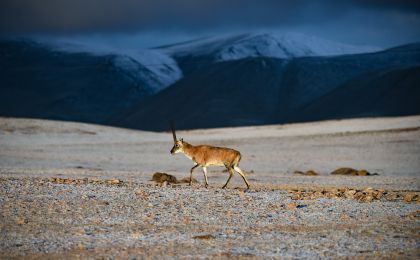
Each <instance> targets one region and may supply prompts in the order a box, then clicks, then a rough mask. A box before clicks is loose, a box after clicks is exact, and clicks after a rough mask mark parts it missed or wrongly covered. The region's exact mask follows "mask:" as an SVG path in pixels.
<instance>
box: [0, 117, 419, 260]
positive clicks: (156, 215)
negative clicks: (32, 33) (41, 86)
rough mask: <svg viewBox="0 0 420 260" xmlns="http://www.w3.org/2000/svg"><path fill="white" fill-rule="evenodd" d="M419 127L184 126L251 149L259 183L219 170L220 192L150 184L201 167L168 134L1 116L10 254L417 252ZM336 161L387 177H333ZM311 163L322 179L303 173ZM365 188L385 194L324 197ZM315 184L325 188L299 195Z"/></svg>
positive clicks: (209, 139) (3, 239) (0, 226)
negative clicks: (158, 174)
mask: <svg viewBox="0 0 420 260" xmlns="http://www.w3.org/2000/svg"><path fill="white" fill-rule="evenodd" d="M419 127H420V117H408V118H394V119H393V118H389V119H363V120H359V119H358V120H345V121H330V122H321V123H310V124H297V125H286V126H267V127H256V128H238V129H235V128H232V129H222V130H221V129H211V130H197V131H185V132H180V133H178V135H179V136H180V137H181V136H182V137H184V138H185V139H186V140H187V141H188V140H192V142H193V143H198V142H206V143H209V144H216V145H225V146H230V147H233V148H236V149H238V150H240V151H241V152H242V154H243V163H242V164H241V165H242V168H244V169H245V170H247V171H248V173H249V174H248V179H249V180H250V182H251V185H252V188H251V189H250V190H244V189H243V188H244V187H245V185H244V184H243V182H242V180H241V178H239V176H235V177H234V179H233V181H232V183H231V185H230V186H229V188H228V189H225V190H222V189H220V187H221V186H222V185H223V183H224V182H225V181H226V178H227V174H226V173H223V172H222V170H221V169H218V168H210V173H209V177H210V178H209V181H210V188H209V189H205V188H204V187H203V185H202V183H201V184H195V185H194V186H193V187H190V186H188V185H185V184H182V185H163V186H156V185H155V184H153V183H151V182H150V181H149V179H150V178H151V176H152V174H153V173H154V172H155V171H163V172H167V173H170V174H173V175H175V176H176V177H177V178H183V177H186V176H187V175H188V174H187V172H188V170H189V168H190V167H191V162H189V161H188V160H187V159H186V158H185V157H182V156H181V155H180V156H173V157H172V156H170V155H169V149H170V148H171V143H170V140H171V136H170V135H169V134H166V133H151V132H141V131H130V130H124V129H117V128H108V127H102V126H94V125H85V124H76V123H63V122H51V121H42V120H18V119H0V186H1V188H0V258H2V259H10V258H24V259H31V258H33V259H36V258H38V259H39V258H40V259H45V258H52V259H54V258H67V259H75V258H76V259H77V258H130V259H132V258H156V259H161V258H173V257H174V256H176V257H179V258H369V259H371V258H378V259H382V258H399V259H401V258H404V259H406V258H412V259H418V258H419V257H420V253H419V252H420V251H419V249H420V247H419V245H420V243H419V242H420V240H419V235H418V234H419V228H420V221H419V216H420V203H419V199H418V197H419V191H420V188H419V187H420V182H419V180H420V179H419V178H420V177H419V176H420V165H419V164H420V157H419V155H420V128H419ZM305 129H306V130H307V131H305ZM235 132H236V133H237V134H234V133H235ZM168 135H169V136H168ZM252 136H253V137H252ZM168 142H169V143H168ZM337 167H354V168H363V169H367V170H368V171H370V172H377V173H379V174H380V175H379V176H364V177H362V176H353V177H345V176H331V175H329V173H330V172H331V171H332V170H334V169H336V168H337ZM308 169H313V170H315V171H316V172H318V173H320V175H319V176H300V175H293V174H292V173H293V172H294V171H295V170H301V171H305V170H308ZM57 177H60V178H61V179H57ZM194 177H196V178H197V179H198V180H199V181H200V182H202V173H201V171H200V170H197V171H196V173H195V175H194ZM69 178H70V179H69ZM368 187H372V188H373V189H375V190H376V191H381V192H383V193H385V195H383V196H382V197H381V196H379V197H378V199H374V200H368V201H369V202H362V201H366V200H359V199H356V198H348V197H345V196H341V195H340V196H331V195H325V193H323V191H325V190H336V191H339V189H344V188H354V189H359V190H360V192H362V191H363V190H365V191H366V192H365V193H368V192H367V191H369V190H372V189H367V188H368ZM308 190H311V192H312V191H313V192H314V193H313V194H319V196H318V195H317V196H313V194H312V193H311V195H310V196H302V197H299V196H296V192H303V193H305V192H306V193H308ZM346 190H348V189H346ZM306 193H305V194H306ZM344 193H345V192H344ZM344 193H343V194H344ZM322 194H324V195H322ZM328 194H331V193H328ZM337 194H338V193H337ZM391 195H393V196H391ZM394 195H395V196H394ZM407 196H408V197H409V198H410V199H407Z"/></svg>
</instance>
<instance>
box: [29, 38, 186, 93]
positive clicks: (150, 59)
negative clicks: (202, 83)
mask: <svg viewBox="0 0 420 260" xmlns="http://www.w3.org/2000/svg"><path fill="white" fill-rule="evenodd" d="M37 41H38V42H39V43H42V44H45V45H47V46H49V47H51V48H52V49H54V50H58V51H63V52H70V53H81V52H82V53H88V54H91V55H98V56H103V55H111V56H113V59H112V60H113V62H114V65H115V66H116V68H117V69H119V70H121V72H123V73H126V75H127V76H129V77H130V78H131V79H133V80H134V81H140V82H145V83H146V84H147V86H148V88H149V89H150V90H151V91H152V92H158V91H160V90H162V89H164V88H166V87H168V86H169V85H171V84H173V83H175V82H176V81H177V80H179V79H181V78H182V76H183V75H182V71H181V69H180V68H179V67H178V64H177V63H176V61H175V60H174V59H173V58H172V57H170V56H169V55H167V54H165V53H163V52H161V51H158V50H148V49H141V50H132V49H117V48H112V47H109V46H103V45H95V46H92V45H89V44H83V43H77V42H76V43H75V42H71V41H63V40H52V39H48V40H44V39H38V40H37Z"/></svg>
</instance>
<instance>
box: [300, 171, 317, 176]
mask: <svg viewBox="0 0 420 260" xmlns="http://www.w3.org/2000/svg"><path fill="white" fill-rule="evenodd" d="M294 174H299V175H305V176H316V175H318V173H316V172H315V171H313V170H309V171H306V172H301V171H295V172H294Z"/></svg>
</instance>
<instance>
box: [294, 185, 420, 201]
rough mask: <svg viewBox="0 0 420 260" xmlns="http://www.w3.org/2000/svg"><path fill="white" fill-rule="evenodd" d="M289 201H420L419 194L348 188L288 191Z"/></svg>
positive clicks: (369, 188)
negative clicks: (343, 199)
mask: <svg viewBox="0 0 420 260" xmlns="http://www.w3.org/2000/svg"><path fill="white" fill-rule="evenodd" d="M288 192H289V194H290V195H291V199H293V200H313V199H318V198H329V199H340V198H345V199H354V200H357V201H359V202H372V201H374V200H381V199H384V200H387V201H400V200H404V201H406V202H412V201H416V202H418V201H420V196H419V195H420V194H419V192H406V191H400V192H394V191H385V190H382V189H373V188H371V187H368V188H365V189H362V190H357V189H349V188H341V189H336V188H331V189H322V190H310V189H301V190H289V191H288Z"/></svg>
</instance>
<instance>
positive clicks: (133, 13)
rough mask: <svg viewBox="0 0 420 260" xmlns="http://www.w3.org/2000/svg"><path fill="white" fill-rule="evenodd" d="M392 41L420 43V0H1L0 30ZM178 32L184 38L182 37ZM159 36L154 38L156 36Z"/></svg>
mask: <svg viewBox="0 0 420 260" xmlns="http://www.w3.org/2000/svg"><path fill="white" fill-rule="evenodd" d="M264 28H268V29H270V30H273V29H275V30H280V31H281V30H284V31H294V32H301V33H307V34H311V35H316V36H320V37H324V38H327V39H331V40H338V41H341V42H345V43H352V44H365V45H376V46H382V47H389V46H393V45H397V44H402V43H407V42H414V41H420V0H417V1H401V0H400V1H389V0H320V1H310V0H285V1H281V0H230V1H229V0H68V1H66V0H2V1H0V33H1V34H3V35H7V34H48V35H61V36H62V35H67V36H68V35H74V34H76V35H90V34H96V35H97V34H98V33H100V34H103V35H113V34H114V35H115V33H118V34H121V33H124V34H131V33H133V34H134V33H135V34H137V35H138V34H141V33H142V32H144V33H145V34H146V32H147V33H148V35H149V36H150V35H153V34H150V32H153V31H155V32H159V33H156V34H155V35H156V36H155V37H157V38H156V39H155V43H156V44H159V43H161V42H165V41H167V39H166V40H165V41H161V40H159V35H161V36H162V34H165V33H167V35H166V36H162V39H163V38H165V37H166V38H167V37H168V35H173V36H174V38H177V37H176V35H177V32H178V33H180V34H183V35H191V36H194V35H201V34H203V33H204V32H206V33H211V32H212V31H213V32H229V31H233V30H242V31H244V30H254V29H264ZM178 38H179V37H178ZM152 42H153V41H152Z"/></svg>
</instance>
